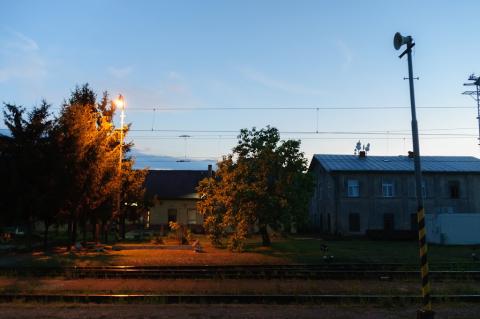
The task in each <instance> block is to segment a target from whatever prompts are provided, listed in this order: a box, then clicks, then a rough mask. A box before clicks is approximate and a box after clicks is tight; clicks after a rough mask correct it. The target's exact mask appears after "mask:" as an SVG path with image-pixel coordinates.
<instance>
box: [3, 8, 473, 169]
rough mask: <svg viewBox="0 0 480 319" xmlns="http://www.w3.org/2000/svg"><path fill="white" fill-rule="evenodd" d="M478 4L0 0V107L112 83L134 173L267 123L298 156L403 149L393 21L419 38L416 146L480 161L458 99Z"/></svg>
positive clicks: (228, 144) (230, 141) (402, 67)
mask: <svg viewBox="0 0 480 319" xmlns="http://www.w3.org/2000/svg"><path fill="white" fill-rule="evenodd" d="M479 11H480V2H478V1H438V0H437V1H383V0H382V1H266V0H265V1H236V2H234V1H193V0H192V1H98V0H97V1H19V0H17V1H5V0H3V1H0V102H8V103H16V104H20V105H24V106H25V107H32V106H34V105H38V104H39V103H40V101H41V100H42V99H43V98H44V99H46V100H47V101H48V102H49V103H51V104H52V106H53V111H54V112H55V111H57V110H58V108H59V106H60V105H61V103H62V101H63V99H64V98H66V97H68V95H69V92H70V91H71V90H72V89H74V87H75V85H77V84H79V85H80V84H83V83H86V82H88V83H89V84H90V85H91V86H92V88H94V90H95V91H96V92H98V93H99V94H101V92H102V91H105V90H106V91H108V92H109V93H110V94H111V95H112V97H115V96H116V95H118V94H119V93H121V94H123V95H124V96H125V98H126V100H127V103H128V105H127V110H126V121H127V122H129V123H132V132H130V134H129V138H130V139H133V141H134V143H135V153H136V154H137V162H138V166H141V167H143V166H150V167H152V168H192V167H195V168H198V165H197V166H195V165H194V163H192V162H190V163H188V162H187V163H175V160H176V159H178V158H184V157H185V156H186V157H187V158H188V159H191V160H200V159H210V160H213V161H214V160H215V159H217V158H219V157H220V156H221V155H224V154H227V153H228V152H230V150H231V148H232V147H233V146H234V145H235V141H236V135H237V134H238V133H237V132H238V131H239V130H240V129H241V128H251V127H253V126H256V127H257V128H261V127H265V126H266V125H271V126H275V127H277V128H278V129H279V130H280V131H281V132H284V133H282V138H283V139H288V138H295V139H301V140H302V150H303V151H304V152H305V154H306V156H307V157H308V158H309V159H310V158H311V156H312V154H314V153H327V154H353V149H354V146H355V143H356V142H357V141H358V140H359V139H360V140H361V141H362V142H364V143H368V142H369V143H371V145H372V146H371V151H370V154H371V155H401V154H402V155H406V154H407V151H408V150H411V149H412V146H411V144H412V143H411V135H410V119H411V116H410V109H409V106H410V102H409V90H408V81H405V80H404V79H403V78H404V77H406V76H407V61H406V57H405V58H404V59H402V60H400V59H399V58H398V55H399V54H400V53H401V52H402V51H396V50H395V49H394V48H393V44H392V40H393V36H394V34H395V32H397V31H399V32H401V33H402V34H404V35H411V36H412V37H413V38H414V41H415V43H416V46H415V48H414V56H413V59H414V60H413V63H414V72H415V76H418V77H419V78H420V79H419V80H418V81H415V90H416V102H417V107H419V109H418V112H417V115H418V122H419V129H420V133H421V136H420V144H421V153H422V155H473V156H476V157H479V156H480V151H479V150H480V149H479V146H478V140H477V138H478V122H477V119H476V116H477V110H476V103H475V101H474V100H473V99H471V98H470V97H468V96H465V95H462V94H461V93H462V92H463V91H464V90H465V89H468V88H466V87H464V86H463V83H464V82H466V80H467V78H468V76H469V75H470V74H471V73H475V72H478V74H480V64H479V57H478V55H479V54H478V53H479V52H480V43H479V41H477V37H478V36H477V33H478V32H477V29H478V12H479ZM392 107H396V108H392ZM402 107H403V108H402ZM425 107H429V108H425ZM245 108H247V109H245ZM248 108H250V109H248ZM259 108H264V109H259ZM269 108H270V109H269ZM316 108H319V110H318V111H317V110H316ZM1 127H2V128H4V125H3V123H2V124H1ZM317 130H318V131H319V133H316V131H317ZM371 133H378V134H371ZM180 135H189V136H190V137H189V138H181V137H179V136H180ZM149 155H151V156H149ZM160 157H161V158H160ZM203 164H204V163H203V162H202V163H201V165H203Z"/></svg>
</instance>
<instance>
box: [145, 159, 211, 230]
mask: <svg viewBox="0 0 480 319" xmlns="http://www.w3.org/2000/svg"><path fill="white" fill-rule="evenodd" d="M211 175H212V166H211V165H209V166H208V170H202V171H200V170H150V171H148V174H147V177H146V179H145V185H146V192H147V196H148V197H149V198H150V199H151V200H152V204H153V206H152V207H150V209H149V211H148V214H147V223H146V224H147V227H148V228H153V229H155V228H165V227H166V226H168V224H169V222H178V223H180V224H183V225H189V226H191V228H192V229H193V230H201V229H202V225H203V217H202V216H201V215H200V214H199V213H198V212H197V209H196V203H197V200H198V199H199V196H198V193H197V192H196V188H197V186H198V183H199V182H200V181H201V180H202V179H204V178H206V177H208V176H211ZM165 229H166V228H165Z"/></svg>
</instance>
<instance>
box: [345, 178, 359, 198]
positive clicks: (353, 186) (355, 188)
mask: <svg viewBox="0 0 480 319" xmlns="http://www.w3.org/2000/svg"><path fill="white" fill-rule="evenodd" d="M347 194H348V197H359V196H360V184H359V182H358V180H356V179H349V180H348V181H347Z"/></svg>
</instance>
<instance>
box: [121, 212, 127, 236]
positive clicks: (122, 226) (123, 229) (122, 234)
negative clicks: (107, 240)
mask: <svg viewBox="0 0 480 319" xmlns="http://www.w3.org/2000/svg"><path fill="white" fill-rule="evenodd" d="M125 219H126V218H125V215H123V214H122V216H121V217H120V236H121V238H122V240H125Z"/></svg>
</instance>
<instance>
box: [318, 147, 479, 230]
mask: <svg viewBox="0 0 480 319" xmlns="http://www.w3.org/2000/svg"><path fill="white" fill-rule="evenodd" d="M421 165H422V176H423V183H422V184H423V187H422V193H423V196H424V202H425V203H424V206H425V212H426V213H427V214H432V213H433V214H444V213H451V214H455V213H480V159H477V158H475V157H465V156H422V158H421ZM309 171H310V172H312V173H313V174H314V176H315V178H316V185H315V191H314V195H313V198H312V202H311V205H310V218H311V222H312V226H313V228H314V229H316V230H318V231H321V232H325V233H331V234H342V235H363V234H365V233H367V232H369V231H370V232H375V231H383V232H394V231H408V230H416V228H417V221H416V208H417V202H416V194H415V177H414V163H413V156H411V154H410V156H369V155H368V156H367V155H366V154H365V152H360V155H359V156H357V155H324V154H316V155H314V156H313V159H312V161H311V163H310V167H309Z"/></svg>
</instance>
